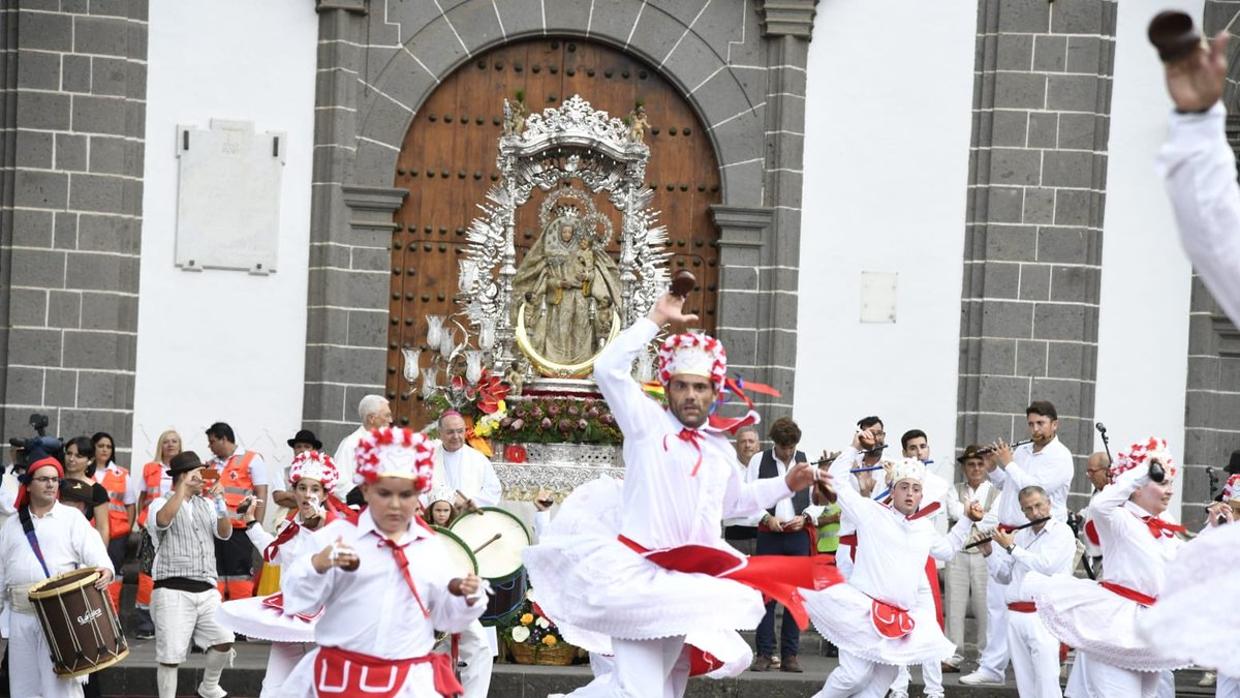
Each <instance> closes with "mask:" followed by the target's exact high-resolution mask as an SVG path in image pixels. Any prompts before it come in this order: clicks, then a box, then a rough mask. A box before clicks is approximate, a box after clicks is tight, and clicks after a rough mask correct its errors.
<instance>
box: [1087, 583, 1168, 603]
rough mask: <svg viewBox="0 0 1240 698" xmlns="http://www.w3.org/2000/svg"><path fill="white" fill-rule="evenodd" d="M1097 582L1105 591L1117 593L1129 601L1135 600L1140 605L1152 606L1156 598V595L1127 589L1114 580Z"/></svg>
mask: <svg viewBox="0 0 1240 698" xmlns="http://www.w3.org/2000/svg"><path fill="white" fill-rule="evenodd" d="M1098 583H1099V584H1101V585H1102V588H1103V589H1106V590H1107V591H1109V592H1111V593H1113V594H1118V595H1120V596H1122V597H1124V598H1125V599H1128V600H1129V601H1136V602H1137V603H1139V604H1141V605H1142V606H1153V605H1154V602H1155V601H1157V600H1158V597H1157V596H1149V595H1147V594H1142V593H1141V592H1139V591H1137V590H1136V589H1129V588H1128V587H1126V586H1123V585H1122V584H1116V583H1114V582H1098Z"/></svg>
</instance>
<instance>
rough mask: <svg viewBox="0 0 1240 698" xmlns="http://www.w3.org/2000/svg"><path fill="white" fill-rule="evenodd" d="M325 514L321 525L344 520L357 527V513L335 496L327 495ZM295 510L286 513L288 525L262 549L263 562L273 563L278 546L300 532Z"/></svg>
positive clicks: (278, 549) (278, 550)
mask: <svg viewBox="0 0 1240 698" xmlns="http://www.w3.org/2000/svg"><path fill="white" fill-rule="evenodd" d="M325 503H326V505H327V506H326V507H325V509H326V512H325V513H324V515H323V525H324V526H326V525H327V524H329V523H331V522H333V521H335V520H336V519H344V520H345V521H348V522H349V523H351V524H354V525H357V512H355V511H353V510H352V509H350V508H348V507H347V506H345V505H344V504H342V503H341V502H340V500H339V499H336V497H335V495H330V494H329V495H327V501H326V502H325ZM296 517H297V510H296V509H294V510H293V511H290V512H289V513H288V525H287V526H285V527H284V529H283V530H282V531H280V533H279V535H277V536H276V539H275V540H273V541H271V543H269V544H268V545H267V547H266V548H264V549H263V561H264V562H274V561H275V559H276V555H277V554H278V553H279V552H280V546H282V545H284V544H285V543H287V542H289V541H290V540H293V538H294V537H295V536H296V535H297V533H298V532H299V531H300V530H301V525H300V524H298V523H297V519H296Z"/></svg>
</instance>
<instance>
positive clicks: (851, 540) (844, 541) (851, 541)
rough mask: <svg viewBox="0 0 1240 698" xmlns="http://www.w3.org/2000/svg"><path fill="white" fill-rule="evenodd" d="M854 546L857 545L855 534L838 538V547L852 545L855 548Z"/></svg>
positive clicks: (847, 534)
mask: <svg viewBox="0 0 1240 698" xmlns="http://www.w3.org/2000/svg"><path fill="white" fill-rule="evenodd" d="M856 544H857V534H856V533H845V534H844V535H842V536H840V545H853V546H855V545H856Z"/></svg>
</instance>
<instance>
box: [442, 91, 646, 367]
mask: <svg viewBox="0 0 1240 698" xmlns="http://www.w3.org/2000/svg"><path fill="white" fill-rule="evenodd" d="M504 115H505V127H504V134H503V135H502V136H501V137H500V138H499V143H498V150H499V152H498V155H497V158H496V163H497V165H498V167H499V171H500V180H499V182H498V183H497V184H496V185H495V186H493V187H492V188H491V190H490V191H489V192H488V193H487V201H486V202H485V203H482V204H480V205H479V208H481V209H482V211H483V215H482V216H480V217H478V218H475V219H474V220H473V222H472V223H471V224H470V226H469V229H468V231H467V241H468V247H467V250H466V254H465V259H464V260H462V262H461V278H460V289H461V299H462V302H463V305H464V310H465V314H466V316H467V317H468V319H469V322H470V323H471V324H472V325H473V326H474V327H476V328H479V329H481V328H484V327H485V328H488V329H490V328H494V334H495V340H496V341H495V348H494V350H493V351H491V352H490V353H491V357H490V358H491V360H490V364H491V367H492V370H493V371H494V372H495V373H497V374H498V375H508V374H509V373H510V372H511V371H512V369H513V367H514V365H515V364H516V362H517V361H518V360H520V359H523V358H528V357H522V356H521V353H522V352H520V351H518V349H517V347H516V344H517V341H516V340H517V326H516V325H517V322H516V318H517V316H518V314H519V312H518V311H520V310H521V308H520V299H514V297H513V294H514V289H513V281H514V278H515V277H516V275H517V266H518V265H517V254H516V244H515V240H516V213H517V210H518V208H520V207H521V206H522V205H524V204H526V203H527V202H528V201H529V200H530V197H531V194H532V193H533V191H534V189H535V188H538V189H540V190H542V191H543V192H547V193H548V198H547V201H546V202H545V205H544V207H543V208H544V209H547V210H545V211H543V212H542V214H543V215H542V216H540V218H546V217H548V216H549V215H550V214H551V213H552V211H551V207H552V206H554V205H555V204H556V203H561V204H563V202H562V201H560V200H561V199H570V201H569V202H568V205H570V206H575V207H577V209H578V211H579V212H580V214H581V216H583V217H584V218H586V219H592V220H594V221H595V222H597V223H598V227H599V228H601V229H603V232H602V233H600V235H602V234H605V235H606V236H607V237H608V238H609V237H610V236H611V235H612V234H613V233H612V231H611V227H612V226H611V222H610V220H609V219H608V218H607V216H605V215H603V214H601V213H599V212H598V211H595V210H594V206H593V203H592V202H591V201H590V198H591V197H589V196H587V195H585V194H586V192H588V193H589V194H598V193H600V192H604V191H605V192H606V193H607V199H608V200H609V201H610V202H611V204H612V205H613V206H615V208H616V210H617V212H618V213H619V214H620V231H619V235H620V240H619V243H620V254H619V259H618V260H614V263H615V266H616V267H617V269H618V272H619V279H620V284H619V285H620V302H619V303H618V304H615V305H616V306H618V307H609V308H607V309H606V310H605V311H604V312H605V313H606V314H607V315H610V314H612V313H615V317H616V318H617V319H618V320H619V327H616V326H615V325H614V324H613V325H612V326H611V332H610V334H611V336H614V334H615V332H617V331H619V330H620V329H622V328H624V327H628V326H629V325H631V324H632V323H633V322H634V321H635V320H636V319H637V318H639V317H642V316H644V315H645V314H646V313H647V312H648V311H649V309H650V306H651V305H652V304H653V303H654V301H655V300H656V299H657V298H658V297H659V295H660V294H661V293H663V291H664V290H665V289H666V288H667V285H668V272H667V266H668V262H667V260H668V257H669V256H670V255H669V253H668V251H667V248H666V243H667V231H666V229H664V228H663V227H662V226H659V225H657V223H656V213H655V212H654V211H653V210H651V209H650V207H649V206H650V200H651V197H652V192H651V190H650V189H649V188H647V187H646V185H645V183H644V180H645V176H646V162H647V160H649V158H650V149H649V148H648V147H647V146H646V144H645V143H644V142H643V136H644V124H645V118H644V113H643V112H642V110H641V109H640V107H639V108H638V110H637V111H636V112H635V113H634V115H633V116H632V117H630V122H631V123H629V124H626V123H625V122H623V121H621V120H620V119H618V118H615V117H612V116H611V115H609V114H608V113H607V112H604V111H599V110H596V109H594V108H592V107H591V106H590V103H589V102H587V101H586V100H584V99H582V98H581V96H580V95H573V96H572V97H570V98H569V99H567V100H566V101H565V102H564V103H563V105H562V106H560V107H559V108H549V109H545V110H543V112H542V113H541V114H529V115H527V114H526V113H525V107H524V104H523V103H522V102H509V101H508V100H505V101H504ZM579 187H580V188H579ZM565 192H580V193H579V194H576V195H574V194H567V193H565ZM540 222H541V223H542V224H544V225H546V224H547V221H546V220H542V221H540ZM592 225H593V224H592ZM596 243H597V241H596ZM604 320H606V318H605V317H604ZM526 353H528V352H526ZM595 353H597V352H595ZM591 362H592V358H591ZM537 363H539V364H541V365H540V368H541V369H542V370H541V373H543V374H544V375H558V376H561V377H566V376H570V375H581V374H582V370H581V369H582V366H585V368H586V370H588V363H586V364H575V365H574V366H573V367H561V368H563V369H564V370H560V371H556V370H554V369H555V368H556V365H555V364H554V363H551V362H537ZM548 364H549V365H550V368H548ZM569 368H571V369H573V370H569Z"/></svg>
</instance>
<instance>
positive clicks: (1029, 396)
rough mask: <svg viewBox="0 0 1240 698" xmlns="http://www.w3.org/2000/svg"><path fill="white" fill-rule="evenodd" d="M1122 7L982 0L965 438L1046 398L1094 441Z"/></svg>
mask: <svg viewBox="0 0 1240 698" xmlns="http://www.w3.org/2000/svg"><path fill="white" fill-rule="evenodd" d="M1115 17H1116V4H1115V2H1114V1H1113V0H1057V1H1056V2H1053V3H1049V2H1046V0H982V2H980V3H979V4H978V36H977V65H976V73H975V74H976V79H975V83H974V103H973V136H972V143H971V146H970V147H971V152H970V159H969V196H968V203H967V217H966V228H965V258H964V286H963V293H962V295H963V298H962V303H961V315H962V321H961V327H960V334H961V336H960V372H959V375H960V384H959V393H958V396H959V397H958V404H959V420H958V422H957V438H956V443H957V444H958V445H959V446H960V447H961V448H963V447H964V445H966V444H969V443H974V442H989V441H991V440H993V439H996V438H999V437H1004V438H1007V437H1009V436H1010V437H1012V438H1023V435H1024V434H1025V433H1026V429H1025V413H1024V410H1025V407H1026V406H1027V405H1028V404H1029V402H1030V401H1031V400H1036V399H1044V400H1050V401H1051V402H1053V403H1054V404H1055V407H1056V408H1057V410H1058V411H1059V418H1060V420H1059V422H1060V427H1059V434H1060V439H1061V440H1062V441H1063V443H1064V445H1066V446H1067V447H1068V448H1069V449H1070V450H1071V451H1072V453H1073V454H1074V455H1076V456H1077V458H1078V459H1083V458H1084V457H1085V456H1087V455H1088V454H1089V452H1090V450H1091V448H1092V444H1093V433H1092V419H1093V410H1094V380H1095V376H1096V369H1095V360H1096V357H1097V335H1098V295H1099V275H1100V272H1101V263H1102V218H1103V205H1104V201H1105V191H1106V168H1107V155H1106V152H1107V139H1108V124H1109V114H1110V103H1111V74H1112V70H1113V66H1114V57H1113V47H1114V36H1115ZM1074 491H1079V492H1086V491H1087V488H1086V486H1085V478H1084V472H1083V468H1080V469H1079V472H1078V478H1077V481H1076V482H1075V483H1074Z"/></svg>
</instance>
